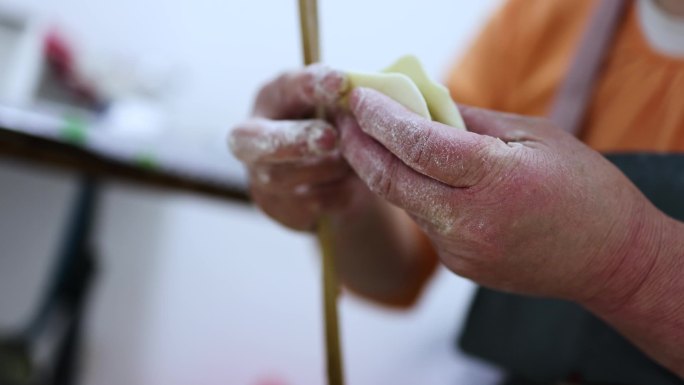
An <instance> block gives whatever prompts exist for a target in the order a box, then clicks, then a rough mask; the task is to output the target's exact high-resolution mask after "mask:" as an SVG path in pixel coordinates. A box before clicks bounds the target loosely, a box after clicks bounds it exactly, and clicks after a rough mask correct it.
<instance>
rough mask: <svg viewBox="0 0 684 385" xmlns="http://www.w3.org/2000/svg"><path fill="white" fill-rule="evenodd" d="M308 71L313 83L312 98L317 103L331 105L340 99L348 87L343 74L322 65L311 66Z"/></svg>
mask: <svg viewBox="0 0 684 385" xmlns="http://www.w3.org/2000/svg"><path fill="white" fill-rule="evenodd" d="M309 70H310V71H311V76H312V82H313V84H312V85H313V87H312V88H313V89H312V91H313V97H314V99H315V100H316V101H318V102H322V103H324V104H333V103H335V102H336V101H337V100H339V99H340V98H341V97H342V94H344V92H345V91H346V90H347V88H348V87H349V84H348V83H349V82H348V80H347V76H346V75H345V73H344V72H341V71H337V70H333V69H331V68H330V67H328V66H326V65H323V64H319V65H313V66H311V67H310V68H309Z"/></svg>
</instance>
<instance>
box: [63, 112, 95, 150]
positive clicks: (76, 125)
mask: <svg viewBox="0 0 684 385" xmlns="http://www.w3.org/2000/svg"><path fill="white" fill-rule="evenodd" d="M59 137H60V138H61V139H62V140H64V141H65V142H68V143H71V144H76V145H83V144H85V143H86V142H87V141H88V132H87V130H86V124H85V122H84V121H83V120H81V119H79V118H75V117H68V118H65V119H64V127H63V128H62V129H61V130H60V132H59Z"/></svg>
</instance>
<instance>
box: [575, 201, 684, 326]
mask: <svg viewBox="0 0 684 385" xmlns="http://www.w3.org/2000/svg"><path fill="white" fill-rule="evenodd" d="M649 211H650V212H651V213H649V215H648V216H647V217H646V218H645V219H643V220H642V221H640V223H639V224H637V227H638V228H639V230H638V231H636V232H632V234H631V235H630V238H631V239H630V242H627V243H626V247H625V255H624V256H619V257H618V259H619V260H620V261H621V262H620V263H619V266H618V268H616V269H615V270H614V271H613V272H612V274H611V275H612V276H609V277H606V279H605V283H606V284H605V285H604V290H602V291H600V292H599V293H597V294H596V295H595V296H593V297H592V298H590V299H588V300H585V301H582V304H583V305H584V306H585V307H587V308H588V309H590V310H591V311H593V312H594V313H596V314H597V315H599V316H602V317H604V318H611V317H648V318H652V321H657V319H658V318H666V317H669V316H670V315H671V314H670V313H672V312H675V311H678V310H679V309H677V306H679V305H677V304H676V303H675V301H679V302H682V303H684V301H682V297H681V293H682V290H684V285H683V284H682V282H683V280H682V277H684V224H683V223H681V222H678V221H676V220H674V219H672V218H669V217H667V216H666V215H664V214H663V213H662V212H660V211H658V210H656V209H654V208H651V210H649Z"/></svg>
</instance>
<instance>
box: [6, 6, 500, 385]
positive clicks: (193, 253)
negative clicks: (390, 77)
mask: <svg viewBox="0 0 684 385" xmlns="http://www.w3.org/2000/svg"><path fill="white" fill-rule="evenodd" d="M3 1H4V2H6V3H9V4H13V5H15V6H18V7H23V8H25V9H29V10H32V11H34V12H37V13H40V14H42V15H44V16H45V17H46V18H49V19H52V20H55V21H57V22H58V23H59V24H60V25H63V26H64V28H65V30H67V31H68V32H70V34H71V35H72V36H75V37H77V38H78V41H80V42H81V43H82V44H83V45H84V46H86V47H88V49H95V50H99V51H102V52H119V53H123V54H125V55H131V56H146V57H147V59H146V60H151V61H155V60H157V61H168V62H169V63H171V65H172V66H173V67H175V68H178V70H177V73H178V74H179V76H180V78H179V79H178V81H177V83H178V87H177V90H176V96H174V98H173V99H172V100H171V101H170V102H169V103H170V105H171V106H172V107H173V108H172V111H173V117H174V119H173V121H174V122H175V126H174V127H172V129H171V131H172V132H174V133H177V134H180V135H190V133H193V134H194V133H197V135H200V136H202V137H204V138H206V140H212V141H215V142H216V146H222V145H223V138H224V137H225V133H226V131H227V129H228V127H230V126H231V125H232V124H233V123H235V122H237V121H239V120H240V119H242V118H244V116H246V114H247V111H248V110H249V105H250V103H251V97H252V95H253V93H254V90H255V89H256V87H257V86H258V84H260V83H261V82H262V81H263V80H265V79H266V78H268V77H271V76H273V75H274V74H275V73H276V72H278V71H281V70H282V69H284V68H292V67H296V66H298V65H299V62H300V59H299V55H300V51H299V42H298V31H297V22H296V9H295V7H294V5H295V3H296V2H295V1H294V0H292V1H274V0H271V1H266V0H255V1H235V0H233V1H225V0H222V1H218V0H193V1H181V0H175V1H169V0H99V1H93V0H60V1H55V0H3ZM497 3H498V0H486V1H477V2H475V1H463V0H462V1H440V0H423V1H412V2H409V1H389V0H383V1H379V0H378V1H368V0H350V1H344V2H342V1H332V0H321V6H320V7H321V11H322V34H323V56H324V58H325V59H326V61H328V62H329V63H331V64H333V65H335V66H338V67H340V68H350V69H359V70H373V69H376V68H381V67H383V66H385V65H386V64H388V63H389V62H391V61H392V60H394V59H395V58H396V57H398V56H400V55H401V54H404V53H408V52H412V53H415V54H417V55H418V56H419V57H421V59H422V60H423V61H424V63H425V64H426V67H427V68H428V70H429V71H430V72H431V73H432V74H434V75H435V76H437V77H439V76H441V75H443V74H444V73H445V71H446V69H447V66H448V65H449V63H450V62H451V61H452V59H453V58H454V57H455V56H456V55H457V54H458V52H461V51H462V50H463V49H464V47H465V45H464V44H465V43H466V42H467V41H468V40H469V39H470V38H471V37H472V36H473V34H474V33H475V30H476V28H477V26H478V25H480V23H482V21H483V20H484V18H485V17H486V15H487V13H488V12H489V11H490V10H491V9H492V8H493V7H494V6H495V5H496V4H497ZM3 163H4V165H3V166H2V167H0V186H6V183H9V182H8V181H11V183H13V185H14V186H13V190H12V191H14V192H13V193H11V194H10V193H8V191H10V190H8V189H6V188H4V187H2V188H0V207H7V206H12V207H13V210H14V212H16V213H15V214H13V215H12V216H11V217H9V216H8V215H5V213H6V212H7V211H3V216H2V217H1V222H2V226H5V227H7V226H19V225H21V224H22V223H26V221H24V220H17V218H21V214H20V213H22V212H23V213H31V214H30V215H38V214H35V211H30V210H29V209H30V208H32V207H34V206H35V205H36V202H37V201H39V200H40V201H41V202H42V205H44V206H45V207H46V209H45V211H43V212H45V213H50V214H49V215H45V216H44V217H43V218H42V220H41V221H40V223H41V227H40V228H36V229H37V230H36V231H35V233H33V234H35V235H34V236H33V238H31V239H32V240H33V241H32V242H33V246H31V247H33V249H31V251H29V249H25V247H28V246H27V242H25V241H24V240H22V239H21V237H19V238H14V239H9V238H7V237H8V235H7V234H12V232H5V231H2V232H0V245H3V246H4V247H9V246H7V245H12V246H11V247H12V248H11V250H12V253H11V254H12V255H14V256H15V257H14V258H13V259H11V261H12V262H8V261H10V259H7V258H8V257H6V256H5V255H9V253H8V254H5V253H4V252H3V253H2V254H4V255H0V258H2V260H1V261H2V264H0V266H1V267H2V270H0V275H4V274H6V272H7V271H8V270H15V269H19V267H16V266H19V265H20V262H18V261H20V260H21V259H24V260H31V259H32V258H37V259H40V258H42V259H43V261H49V258H48V256H47V255H45V254H48V251H49V250H50V247H51V244H53V243H54V242H55V239H56V238H55V237H56V236H55V234H56V232H55V231H54V228H55V227H56V226H59V224H60V223H61V220H63V218H61V217H60V216H61V215H63V213H64V212H65V209H64V205H65V203H66V202H68V200H69V196H70V195H69V194H70V192H69V191H70V189H73V181H70V180H69V179H68V178H66V177H65V176H64V175H63V174H50V175H49V176H48V177H47V178H48V181H49V180H54V179H55V178H56V179H58V180H59V181H58V182H54V183H53V184H55V183H56V184H57V186H53V187H50V186H48V185H49V184H50V183H52V182H47V183H48V185H45V184H44V182H38V181H36V178H43V174H36V173H35V171H31V170H30V169H26V168H16V167H15V166H14V165H13V164H7V163H6V162H4V161H3ZM16 170H20V172H19V173H17V171H16ZM50 178H52V179H50ZM41 180H42V179H41ZM41 183H43V184H41ZM36 186H42V187H39V188H41V189H43V190H42V191H43V194H42V195H41V196H40V197H35V196H33V197H32V196H31V195H30V194H26V193H22V191H25V192H28V191H33V190H34V189H36ZM70 186H71V187H70ZM22 189H23V190H22ZM53 190H54V191H55V193H54V194H49V193H48V192H49V191H53ZM17 196H21V199H18V198H17ZM27 210H28V211H27ZM60 213H61V214H60ZM27 221H28V219H27ZM17 231H18V230H17ZM98 238H99V242H98V244H99V245H100V248H101V254H102V260H103V265H104V269H103V271H102V273H103V275H102V277H101V281H100V285H99V287H98V291H97V296H96V299H95V302H94V306H93V314H92V318H91V324H90V325H91V326H90V329H89V337H90V339H89V344H88V347H87V351H88V353H89V354H88V359H87V364H86V378H85V383H86V384H89V385H95V384H97V385H108V384H122V383H125V384H128V385H137V384H140V385H142V384H145V385H155V384H164V385H169V384H187V383H193V384H255V383H256V381H257V380H259V379H260V378H264V377H268V376H271V375H273V376H281V377H284V378H286V379H287V380H288V381H290V383H291V384H306V385H311V384H322V383H323V376H322V339H321V337H322V332H321V325H320V319H321V317H320V309H319V307H320V306H319V305H320V298H319V282H318V269H317V264H316V252H315V250H314V248H313V246H312V243H311V240H310V239H308V238H306V237H304V236H301V235H298V234H294V233H291V232H289V231H286V230H284V229H281V228H279V227H277V226H276V225H274V224H273V223H271V222H270V221H268V220H267V219H265V218H264V217H263V216H261V215H260V214H257V213H256V212H255V211H254V210H252V209H248V208H244V207H240V206H235V205H232V204H226V203H224V202H218V201H215V200H211V199H204V198H198V197H193V196H190V195H185V194H177V193H170V192H163V191H159V190H148V189H140V188H137V187H128V186H125V185H120V184H115V185H112V186H111V187H110V188H109V189H108V190H107V192H106V194H105V196H104V202H103V217H102V220H101V223H100V232H99V237H98ZM4 250H8V248H5V249H4ZM17 255H21V258H17V257H16V256H17ZM47 265H49V262H43V264H42V266H47ZM34 276H35V277H37V276H36V275H34ZM0 281H4V278H0ZM4 282H8V281H4ZM3 287H4V286H3ZM471 290H472V286H471V285H470V284H469V283H467V282H465V281H463V280H460V279H458V278H455V277H453V276H452V275H450V274H447V273H446V272H442V273H440V275H439V276H438V279H437V280H436V281H435V283H434V285H433V286H432V287H431V290H430V291H429V292H428V293H427V295H426V298H425V299H424V301H423V302H421V304H420V305H419V307H418V308H417V309H416V310H414V311H412V312H408V313H397V312H389V311H386V310H382V309H379V308H376V307H374V306H371V305H369V304H367V303H364V302H363V301H359V300H357V299H353V298H349V297H345V299H344V300H343V303H342V310H341V311H342V327H343V334H344V348H345V353H346V358H347V364H348V365H347V368H348V376H349V383H350V384H355V385H364V384H369V385H371V384H379V383H392V384H418V383H420V384H452V383H468V384H477V383H482V384H485V383H492V381H493V378H495V377H496V376H495V375H494V374H492V373H487V372H485V373H484V374H481V375H479V376H480V377H478V375H477V374H474V372H473V369H467V367H470V364H468V361H465V360H464V359H462V358H461V359H457V358H455V353H454V351H453V339H454V337H455V334H456V328H457V324H458V322H460V321H459V320H460V319H461V317H462V314H463V309H464V308H465V306H466V303H467V301H468V295H469V293H470V291H471ZM0 298H4V297H0ZM3 305H4V304H3ZM24 310H26V309H24Z"/></svg>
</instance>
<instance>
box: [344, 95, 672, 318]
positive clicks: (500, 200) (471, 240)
mask: <svg viewBox="0 0 684 385" xmlns="http://www.w3.org/2000/svg"><path fill="white" fill-rule="evenodd" d="M350 109H351V115H340V116H338V117H337V120H338V121H337V124H338V127H339V128H340V131H341V147H342V152H343V155H344V157H345V158H346V159H347V161H348V162H349V164H350V165H351V166H352V168H353V169H354V170H355V171H356V173H357V174H358V175H359V176H360V177H361V179H362V180H363V181H364V182H365V183H366V184H367V185H368V187H369V188H370V189H371V190H372V191H373V192H375V193H376V194H377V195H379V196H381V197H382V198H384V199H386V200H387V201H389V202H390V203H393V204H394V205H396V206H399V207H401V208H403V209H404V210H405V211H406V212H407V213H409V214H410V215H411V216H412V218H413V219H414V220H415V221H416V222H417V223H418V224H419V225H420V226H421V228H422V229H423V230H424V231H425V233H426V234H427V235H428V236H429V237H430V239H431V240H432V243H433V245H434V246H435V248H436V250H437V251H438V253H439V255H440V258H441V260H442V262H443V263H444V264H445V265H446V266H447V267H448V268H449V269H451V270H453V271H454V272H455V273H457V274H459V275H461V276H464V277H468V278H471V279H473V280H474V281H476V282H478V283H480V284H483V285H485V286H490V287H493V288H498V289H502V290H508V291H514V292H519V293H527V294H535V295H542V296H550V297H559V298H565V299H571V300H576V301H581V302H592V301H594V302H601V303H605V304H606V305H610V306H613V305H615V306H619V304H620V303H622V302H624V301H627V300H628V299H629V297H630V296H631V295H632V294H633V293H634V292H635V291H637V290H638V289H639V285H640V283H642V282H644V280H645V279H646V278H647V277H646V276H647V275H648V273H649V271H650V268H651V267H652V266H653V264H654V263H655V260H656V254H657V247H658V241H659V239H658V237H659V236H660V234H661V233H662V232H661V231H660V230H661V228H662V226H664V221H665V220H664V218H665V215H664V214H662V213H661V212H660V211H658V210H657V209H656V208H655V207H653V206H652V205H651V204H650V202H649V201H648V200H647V199H646V198H645V197H644V196H643V195H642V194H641V193H640V192H639V191H638V189H637V188H636V187H635V186H634V185H633V184H632V183H631V182H630V181H629V180H628V179H627V178H626V177H625V176H624V175H623V174H622V173H621V172H620V171H619V170H618V169H617V168H615V167H614V166H613V165H612V164H611V163H610V162H608V161H607V160H606V159H605V158H603V157H602V156H601V155H600V154H598V153H597V152H595V151H593V150H592V149H590V148H589V147H587V146H585V145H584V144H582V143H581V142H579V141H578V140H576V139H575V138H574V137H572V136H570V135H568V134H566V133H565V132H563V131H561V130H560V129H558V128H556V127H554V126H553V125H552V124H551V123H550V122H549V121H547V120H545V119H538V118H526V117H522V116H517V115H511V114H503V113H497V112H492V111H487V110H481V109H476V108H471V107H465V106H462V107H461V112H462V114H463V118H464V120H465V123H466V126H467V127H468V129H469V130H470V132H464V131H460V130H457V129H454V128H452V127H449V126H446V125H443V124H440V123H436V122H432V121H430V120H427V119H424V118H421V117H420V116H418V115H416V114H413V113H412V112H410V111H409V110H407V109H405V108H404V107H403V106H401V105H400V104H398V103H396V102H395V101H394V100H392V99H390V98H389V97H387V96H385V95H383V94H381V93H379V92H376V91H373V90H369V89H363V88H358V89H355V90H354V91H352V93H351V95H350Z"/></svg>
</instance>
